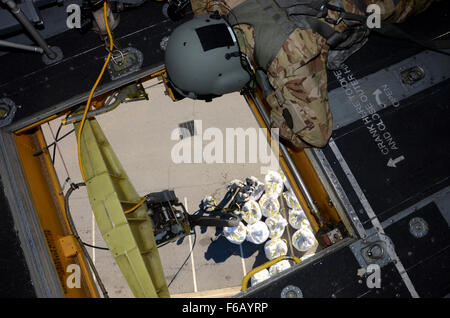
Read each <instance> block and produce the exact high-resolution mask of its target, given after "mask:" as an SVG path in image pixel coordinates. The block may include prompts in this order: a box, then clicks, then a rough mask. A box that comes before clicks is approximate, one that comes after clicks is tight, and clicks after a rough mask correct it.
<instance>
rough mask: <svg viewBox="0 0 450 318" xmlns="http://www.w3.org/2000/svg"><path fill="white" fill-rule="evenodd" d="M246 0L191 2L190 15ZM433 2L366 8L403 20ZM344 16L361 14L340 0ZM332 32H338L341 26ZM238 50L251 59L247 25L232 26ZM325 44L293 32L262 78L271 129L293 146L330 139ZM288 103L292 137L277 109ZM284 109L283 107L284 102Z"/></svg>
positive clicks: (403, 0) (402, 0)
mask: <svg viewBox="0 0 450 318" xmlns="http://www.w3.org/2000/svg"><path fill="white" fill-rule="evenodd" d="M244 1H245V0H217V1H210V0H191V5H192V9H193V11H194V14H195V15H201V14H206V13H210V12H214V11H219V13H220V14H221V15H226V14H227V13H228V12H229V11H230V10H231V9H232V8H234V7H235V6H237V5H239V4H240V3H242V2H244ZM432 1H433V0H431V1H429V0H384V1H380V0H365V4H366V5H369V4H373V3H374V4H378V5H379V6H380V8H381V19H382V20H384V21H387V22H391V23H398V22H403V21H404V20H405V19H406V18H407V17H409V16H412V15H415V14H418V13H420V12H422V11H424V10H425V9H426V8H427V7H428V6H429V5H430V4H431V2H432ZM342 3H343V6H344V9H345V10H346V11H347V12H350V13H355V14H359V15H365V13H364V12H362V11H361V10H359V9H358V6H357V5H355V4H354V3H353V2H352V0H342ZM328 16H329V17H331V18H333V19H337V18H338V13H337V12H335V11H331V10H329V11H328ZM329 25H330V26H332V27H333V28H335V30H338V31H343V30H345V28H346V25H345V24H344V22H340V23H339V24H337V25H336V26H335V25H333V24H329ZM233 30H234V31H235V34H236V36H237V39H238V42H239V45H240V48H241V50H242V52H243V53H244V54H246V55H247V56H248V57H249V58H250V59H251V60H254V59H253V53H254V46H255V42H254V40H255V36H254V32H253V28H252V27H251V26H249V25H247V24H239V25H236V26H234V27H233ZM328 51H329V46H328V45H327V44H326V39H325V38H323V37H322V36H321V35H319V34H318V33H316V32H314V31H313V30H312V29H305V30H302V29H299V28H297V29H296V30H295V31H294V32H292V33H291V34H290V36H289V37H288V39H287V40H286V42H285V43H284V45H283V46H282V48H281V50H280V51H279V52H278V54H277V55H276V57H275V58H274V59H273V61H272V63H271V64H270V66H269V68H268V70H267V76H268V79H269V82H270V84H271V85H272V87H273V88H274V90H275V91H274V92H273V93H271V94H270V95H269V96H268V97H267V98H266V100H267V102H268V104H269V105H270V107H271V109H272V110H271V114H270V116H271V125H272V127H274V128H279V129H280V136H281V137H282V138H284V139H286V140H288V141H290V142H291V143H292V144H293V145H295V146H296V147H298V148H300V149H301V148H305V147H310V146H313V147H324V146H325V145H326V144H327V143H328V140H329V138H330V136H331V132H332V127H333V124H332V116H331V111H330V108H329V105H328V92H327V73H326V61H327V54H328ZM285 103H291V104H292V107H296V108H297V110H298V112H299V113H300V114H301V120H302V121H303V122H302V123H300V124H301V127H303V128H301V129H300V131H298V132H297V133H293V131H292V130H291V129H290V128H289V127H288V124H287V123H286V120H285V118H284V117H283V115H282V107H281V105H283V104H285ZM285 105H286V104H285Z"/></svg>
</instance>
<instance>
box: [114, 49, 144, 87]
mask: <svg viewBox="0 0 450 318" xmlns="http://www.w3.org/2000/svg"><path fill="white" fill-rule="evenodd" d="M119 51H120V54H119V55H118V56H114V57H113V59H112V60H111V61H110V62H109V63H108V72H109V76H111V79H112V80H113V81H114V80H116V79H119V78H121V77H124V76H127V75H128V74H131V73H134V72H136V71H138V70H140V69H141V67H142V63H143V62H144V55H143V54H142V52H141V51H139V50H137V49H135V48H133V47H127V48H124V49H120V50H119Z"/></svg>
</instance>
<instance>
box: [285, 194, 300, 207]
mask: <svg viewBox="0 0 450 318" xmlns="http://www.w3.org/2000/svg"><path fill="white" fill-rule="evenodd" d="M283 196H284V198H285V199H286V204H287V206H288V207H289V208H290V209H299V210H301V209H302V207H301V205H300V202H298V200H297V197H296V196H295V194H294V193H292V191H286V192H284V193H283Z"/></svg>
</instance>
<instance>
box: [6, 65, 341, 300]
mask: <svg viewBox="0 0 450 318" xmlns="http://www.w3.org/2000/svg"><path fill="white" fill-rule="evenodd" d="M164 74H165V71H164V70H162V71H158V72H156V73H154V74H152V75H150V76H147V77H144V78H143V79H149V78H155V77H159V78H160V79H162V80H163V81H164ZM143 79H142V80H143ZM107 94H108V93H105V94H103V95H100V96H97V97H96V99H102V98H103V99H104V97H105V96H106V95H107ZM256 96H257V98H259V100H260V101H264V99H263V98H262V96H261V94H260V92H257V94H256ZM244 97H245V99H246V101H247V103H248V105H249V107H250V108H251V110H252V111H253V114H254V115H255V117H256V119H257V121H258V123H259V125H260V127H263V128H267V127H266V125H265V123H264V120H263V118H262V115H261V114H260V112H259V110H258V108H257V107H256V105H255V102H254V101H253V100H252V98H251V97H250V96H247V95H244ZM264 107H265V108H266V110H267V111H269V107H268V105H267V104H264ZM64 114H65V112H61V113H59V114H57V115H53V116H50V117H48V118H46V119H44V120H41V121H39V122H37V123H34V124H32V125H30V126H28V127H25V128H23V129H21V130H20V131H16V132H15V134H14V135H15V141H16V144H17V147H18V152H19V155H20V159H21V164H22V168H23V171H24V172H25V173H24V175H25V177H26V179H27V182H28V187H29V189H30V193H31V194H32V199H33V201H34V205H35V208H36V210H37V213H38V214H39V218H40V222H41V226H42V228H43V231H44V232H45V231H47V232H48V231H52V233H55V234H57V235H56V240H53V239H52V240H51V241H49V238H47V244H48V246H49V250H50V255H51V256H52V258H53V261H54V264H55V267H57V268H58V267H61V266H62V267H64V266H66V265H67V264H70V263H73V262H74V261H76V262H77V263H78V264H80V267H81V270H82V276H83V288H82V290H79V291H76V290H70V289H67V288H66V287H67V286H66V281H65V279H66V276H67V274H65V273H62V272H61V271H59V273H60V282H61V285H62V287H63V289H64V292H65V295H66V297H98V296H99V295H98V292H97V290H96V288H95V282H94V281H93V278H92V274H91V271H90V269H89V267H88V266H87V263H86V260H85V259H84V255H83V254H82V251H81V248H80V246H79V244H78V242H77V241H76V240H74V237H73V235H72V234H71V231H70V229H69V228H68V224H67V220H66V219H65V217H64V213H63V211H64V200H63V197H62V194H61V187H60V185H59V182H58V179H57V177H56V173H55V171H54V167H53V165H52V163H51V160H50V156H49V154H48V151H44V154H43V155H42V157H41V158H42V159H39V157H36V156H34V155H33V154H34V153H35V152H37V151H38V150H40V149H46V144H45V140H44V137H43V135H42V131H41V129H40V125H42V124H43V123H45V122H48V121H50V120H52V119H55V118H58V117H62V116H64ZM74 127H75V130H76V133H78V131H79V128H80V123H79V122H78V123H74ZM267 133H268V134H267V137H268V139H269V143H270V137H271V136H270V133H269V131H267ZM80 150H81V160H82V165H83V168H84V171H85V178H86V187H87V192H88V196H89V201H90V204H91V207H92V211H93V213H94V215H95V219H96V222H97V225H98V227H99V229H100V231H101V233H102V236H103V238H104V240H105V243H106V244H107V246H108V248H109V250H110V252H111V254H112V255H113V257H114V258H115V261H116V263H117V265H118V266H119V268H120V270H121V272H122V274H123V275H124V277H125V279H126V280H127V283H128V285H129V286H130V289H131V291H132V292H133V294H134V296H135V297H170V294H169V290H168V287H167V282H166V279H165V274H164V271H163V266H162V262H161V259H160V256H159V252H158V249H157V245H156V241H155V237H154V234H153V228H152V223H151V220H150V218H149V216H148V215H147V211H146V208H145V206H140V207H139V208H137V209H136V210H134V211H133V212H131V213H126V214H125V213H124V211H126V210H128V209H130V208H132V207H134V206H135V205H136V204H137V203H138V202H139V201H140V200H141V197H140V196H139V194H138V193H137V192H136V190H135V188H134V186H133V184H132V183H131V181H130V180H129V178H128V176H127V174H126V172H125V170H124V168H123V167H122V165H121V163H120V161H119V159H118V157H117V156H116V154H115V153H114V150H113V149H112V147H111V145H110V143H109V142H108V140H107V138H106V136H105V134H104V133H103V131H102V129H101V127H100V125H99V124H98V122H97V120H96V119H95V118H88V119H87V120H86V122H85V124H84V127H83V131H82V133H81V142H80ZM288 151H289V153H290V155H291V157H292V159H293V161H294V164H295V166H296V169H297V170H298V171H299V173H301V176H302V178H303V179H304V181H305V184H306V186H307V187H308V189H310V190H311V196H312V197H313V200H314V201H315V202H316V203H317V206H318V208H319V211H320V214H321V216H322V217H324V219H325V220H326V221H332V222H338V221H339V220H340V217H339V215H338V213H337V211H336V208H335V207H334V206H333V204H330V203H331V200H330V198H329V196H328V194H327V192H326V190H325V188H324V187H323V185H322V183H321V181H320V179H319V177H318V175H317V173H316V171H315V170H314V168H313V166H312V164H311V162H310V161H309V159H308V158H307V156H306V154H305V152H304V151H303V150H301V151H298V150H295V149H293V148H291V147H288ZM280 164H281V167H282V169H283V171H284V172H285V174H286V177H287V178H288V180H289V182H290V183H291V185H292V187H293V190H294V192H295V193H296V194H297V196H298V198H299V200H300V203H301V205H302V206H303V207H304V208H305V212H306V214H307V216H308V219H309V220H310V222H311V225H312V227H313V228H314V229H315V230H316V231H317V230H318V228H319V226H318V224H317V222H315V218H314V216H313V215H312V213H311V211H310V210H309V208H308V205H307V203H306V200H305V198H304V197H303V195H302V193H301V191H300V188H299V186H298V185H297V184H296V181H295V178H294V177H293V173H292V171H291V170H290V169H289V167H288V166H287V163H286V160H285V158H284V157H283V155H282V154H281V153H280ZM49 177H50V179H49ZM36 189H41V190H39V191H38V190H36ZM47 189H48V191H47ZM50 197H52V198H53V202H55V203H54V206H53V205H52V208H51V209H50V208H49V206H48V202H49V198H50ZM55 198H56V200H55ZM56 221H57V222H56ZM47 232H46V233H47ZM54 241H55V242H57V244H56V245H55V243H53V242H54ZM55 246H56V248H55ZM61 260H62V261H61ZM61 262H62V264H61Z"/></svg>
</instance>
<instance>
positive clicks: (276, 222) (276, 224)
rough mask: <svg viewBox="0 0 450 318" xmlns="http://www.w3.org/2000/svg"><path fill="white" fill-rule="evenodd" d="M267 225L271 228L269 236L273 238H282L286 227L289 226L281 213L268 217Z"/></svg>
mask: <svg viewBox="0 0 450 318" xmlns="http://www.w3.org/2000/svg"><path fill="white" fill-rule="evenodd" d="M265 223H266V225H267V227H268V228H269V236H270V237H271V238H280V237H281V236H282V235H283V233H284V229H285V228H286V225H287V224H288V223H287V221H286V219H285V218H284V217H282V216H281V214H279V213H278V214H275V215H274V216H271V217H268V218H267V219H266V221H265Z"/></svg>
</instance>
